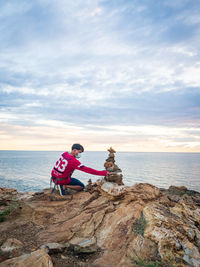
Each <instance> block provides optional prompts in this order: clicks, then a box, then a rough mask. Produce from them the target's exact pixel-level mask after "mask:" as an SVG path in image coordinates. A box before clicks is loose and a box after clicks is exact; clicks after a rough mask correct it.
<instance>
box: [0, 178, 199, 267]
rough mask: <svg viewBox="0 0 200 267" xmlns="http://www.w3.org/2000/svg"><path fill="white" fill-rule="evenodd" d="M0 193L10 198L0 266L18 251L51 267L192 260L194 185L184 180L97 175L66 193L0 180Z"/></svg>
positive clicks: (195, 249) (195, 244)
mask: <svg viewBox="0 0 200 267" xmlns="http://www.w3.org/2000/svg"><path fill="white" fill-rule="evenodd" d="M108 185H109V186H108ZM110 186H111V187H110ZM0 201H1V207H4V208H6V207H10V205H13V207H12V209H11V210H10V213H9V214H7V215H6V216H5V218H4V221H3V222H1V230H0V236H1V237H0V245H1V254H0V259H1V263H0V266H5V267H6V266H8V264H10V263H12V264H13V265H12V266H16V265H15V264H17V262H19V261H23V260H24V258H23V257H22V256H23V255H24V254H26V255H29V256H27V257H28V259H29V260H28V262H29V264H30V261H33V266H35V265H34V257H39V258H40V260H41V262H43V261H44V262H45V263H44V266H59V267H62V266H63V267H64V266H88V267H89V266H92V267H97V266H101V267H104V266H105V267H106V266H118V267H121V266H127V267H129V266H139V265H138V264H139V263H141V262H143V263H144V264H147V263H150V262H152V263H153V262H154V264H157V265H155V266H170V265H169V262H170V264H174V265H173V266H188V265H191V266H198V265H197V264H199V263H200V253H199V249H200V229H199V224H198V222H199V221H200V214H199V207H200V193H198V192H195V191H191V190H187V188H185V187H175V186H171V187H170V188H169V189H159V188H157V187H155V186H153V185H151V184H146V183H139V184H136V185H134V186H124V187H123V186H121V187H119V186H117V185H115V184H113V183H108V182H106V183H105V182H104V183H99V184H96V185H95V186H93V187H91V188H90V190H89V189H88V191H85V192H79V193H74V192H69V193H68V195H67V196H66V197H61V196H59V195H58V194H57V193H56V194H50V190H49V189H45V190H44V191H43V192H39V193H30V192H27V193H18V192H17V191H16V190H15V189H5V188H4V189H2V188H1V189H0ZM14 203H15V205H14ZM22 232H23V234H22ZM9 239H12V240H11V241H12V242H11V241H10V242H11V243H10V244H9V245H8V243H7V245H6V244H5V243H6V242H9ZM13 239H15V240H13ZM16 240H17V241H16ZM6 246H7V248H10V250H9V251H5V250H4V251H2V247H6ZM20 257H21V258H20ZM47 263H48V264H49V265H47ZM23 264H24V262H23ZM45 264H46V265H45ZM51 264H52V265H51ZM70 264H71V265H70ZM24 266H26V265H24ZM171 266H172V265H171Z"/></svg>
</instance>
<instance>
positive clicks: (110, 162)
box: [104, 147, 124, 185]
mask: <svg viewBox="0 0 200 267" xmlns="http://www.w3.org/2000/svg"><path fill="white" fill-rule="evenodd" d="M108 152H109V155H108V158H107V159H106V162H105V163H104V167H105V169H106V170H107V171H109V172H111V174H108V175H107V176H106V177H105V179H106V181H108V182H112V183H117V184H118V185H123V184H124V183H123V182H122V177H123V175H122V174H119V172H121V169H120V168H119V167H118V166H117V165H116V164H115V153H116V151H115V150H114V149H113V148H112V147H110V148H109V149H108Z"/></svg>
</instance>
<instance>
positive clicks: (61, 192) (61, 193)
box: [58, 184, 67, 196]
mask: <svg viewBox="0 0 200 267" xmlns="http://www.w3.org/2000/svg"><path fill="white" fill-rule="evenodd" d="M58 190H59V192H60V195H61V196H66V195H67V194H66V192H65V190H64V189H63V185H61V184H59V185H58Z"/></svg>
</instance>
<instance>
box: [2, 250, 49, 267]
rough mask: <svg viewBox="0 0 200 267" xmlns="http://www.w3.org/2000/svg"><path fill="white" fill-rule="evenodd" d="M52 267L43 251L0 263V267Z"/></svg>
mask: <svg viewBox="0 0 200 267" xmlns="http://www.w3.org/2000/svg"><path fill="white" fill-rule="evenodd" d="M11 266H12V267H22V266H23V267H53V263H52V261H51V257H50V256H49V255H48V254H47V253H46V251H45V249H39V250H36V251H34V252H32V253H30V254H24V255H22V256H20V257H16V258H12V259H9V260H6V261H4V262H2V263H0V267H11Z"/></svg>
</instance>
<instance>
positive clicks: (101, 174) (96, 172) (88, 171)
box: [76, 165, 108, 176]
mask: <svg viewBox="0 0 200 267" xmlns="http://www.w3.org/2000/svg"><path fill="white" fill-rule="evenodd" d="M76 169H77V170H79V171H82V172H86V173H90V174H94V175H100V176H106V175H107V174H108V172H107V171H97V170H95V169H92V168H89V167H86V166H84V165H80V166H77V167H76Z"/></svg>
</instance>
